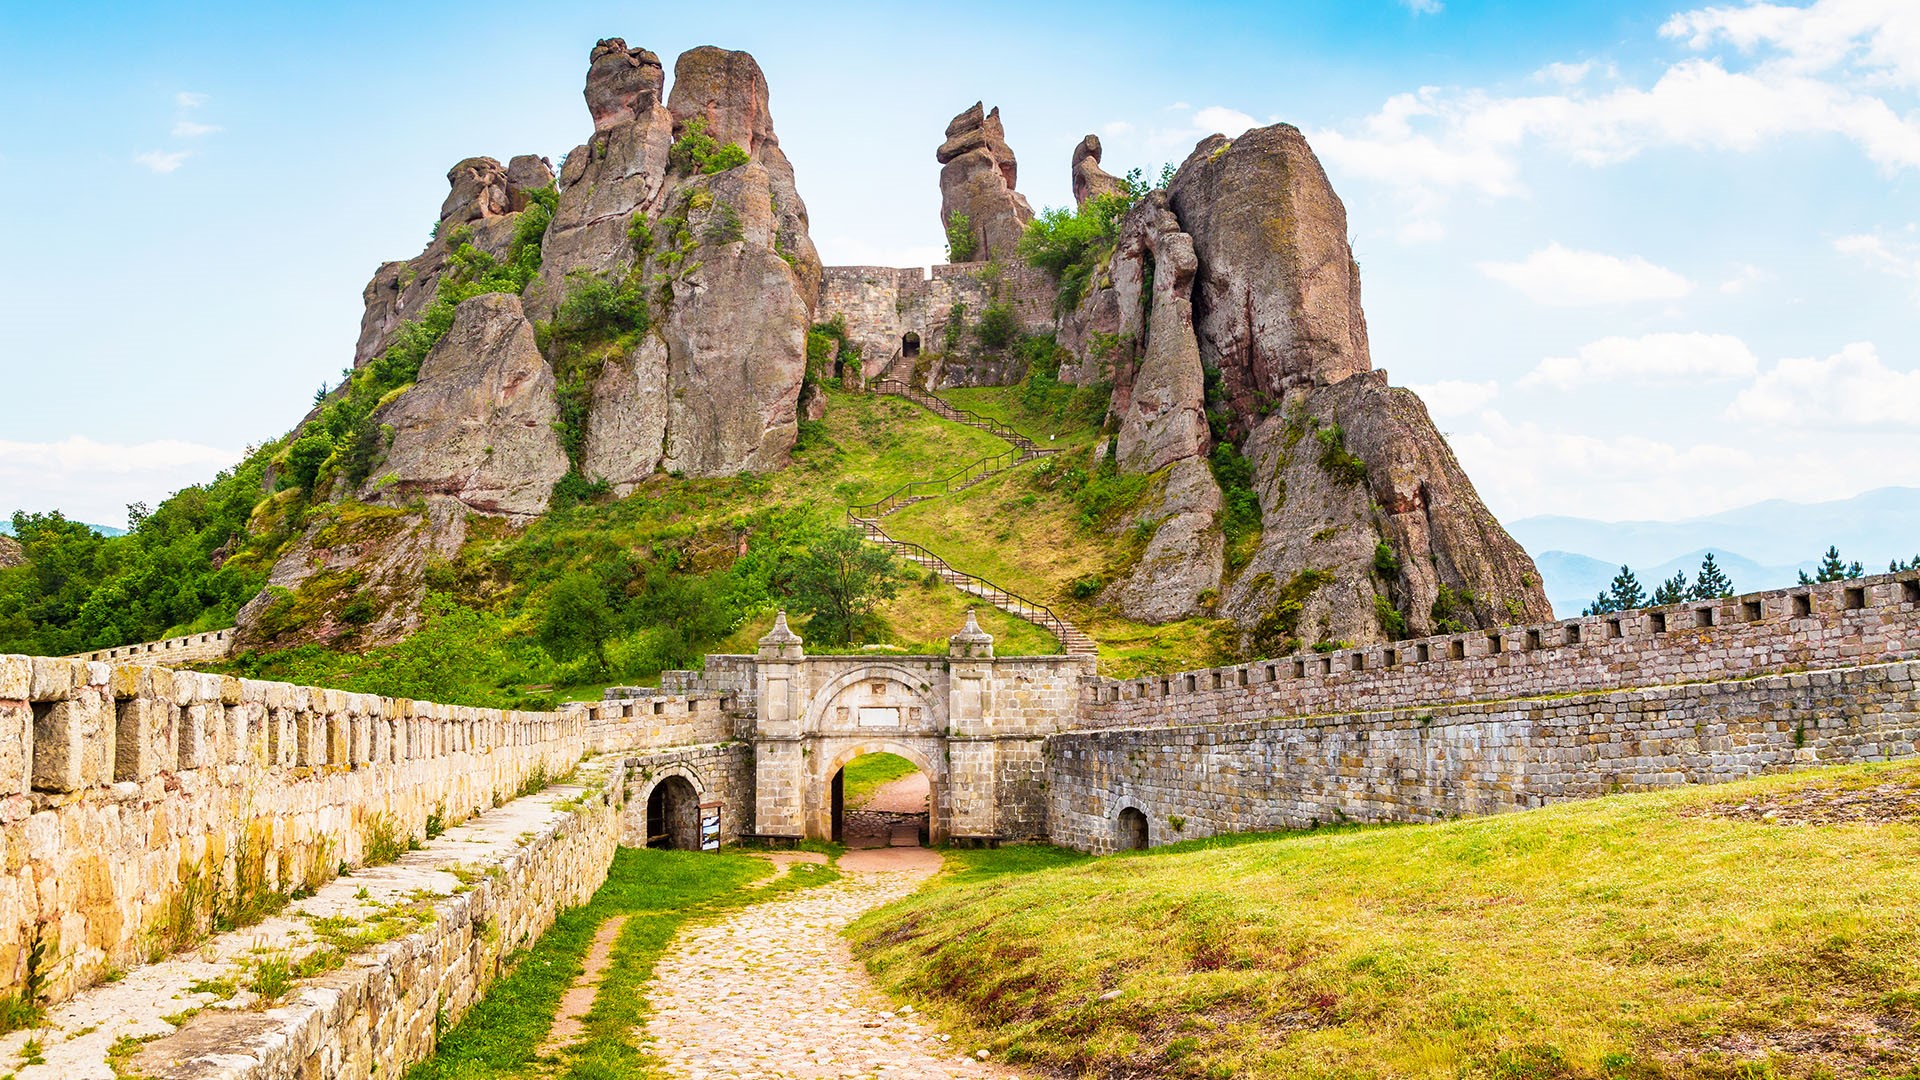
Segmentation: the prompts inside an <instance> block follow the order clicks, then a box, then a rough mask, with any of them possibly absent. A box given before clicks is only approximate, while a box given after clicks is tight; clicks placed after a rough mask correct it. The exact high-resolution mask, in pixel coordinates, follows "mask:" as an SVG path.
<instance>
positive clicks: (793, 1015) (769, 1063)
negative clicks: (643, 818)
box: [647, 848, 1018, 1080]
mask: <svg viewBox="0 0 1920 1080" xmlns="http://www.w3.org/2000/svg"><path fill="white" fill-rule="evenodd" d="M840 868H841V870H842V871H843V873H844V874H845V876H844V877H842V878H841V879H840V880H839V881H836V882H834V883H832V884H830V885H821V886H818V887H816V888H812V889H805V890H802V891H800V892H796V893H793V894H791V895H789V896H786V897H782V898H780V899H778V900H771V901H767V902H765V903H760V904H754V905H752V906H749V907H746V908H743V909H741V910H739V911H737V912H735V913H733V914H731V915H728V916H727V917H726V918H724V919H721V920H719V921H717V922H713V923H707V924H703V925H698V926H692V927H689V928H687V929H685V930H683V931H681V934H680V938H679V940H677V941H675V942H674V943H673V945H672V946H671V947H670V948H669V949H668V950H667V953H666V955H664V956H662V957H661V958H660V961H659V963H658V964H657V965H656V966H655V968H654V975H653V981H652V984H651V989H650V990H649V992H648V996H649V998H650V999H651V1000H650V1004H651V1006H652V1012H651V1015H650V1017H649V1018H648V1021H647V1036H648V1038H649V1039H650V1040H651V1041H652V1043H653V1050H654V1052H655V1053H656V1054H657V1055H659V1057H660V1059H661V1060H662V1061H664V1062H666V1063H667V1066H668V1068H669V1069H671V1070H672V1071H673V1072H674V1073H675V1074H676V1075H680V1076H685V1077H692V1078H702V1080H703V1078H709V1077H885V1078H889V1080H893V1078H922V1077H925V1078H933V1077H1013V1076H1017V1075H1018V1074H1017V1073H1015V1072H1013V1071H1012V1070H1010V1069H1006V1068H1004V1067H1001V1066H998V1065H996V1064H991V1063H988V1062H983V1061H978V1060H975V1059H973V1058H971V1057H967V1056H966V1053H967V1048H966V1047H962V1046H961V1045H960V1044H959V1043H957V1042H946V1041H942V1037H941V1036H940V1034H939V1033H938V1032H936V1031H934V1030H933V1029H932V1027H930V1026H929V1025H927V1024H924V1023H922V1022H921V1021H920V1020H919V1018H918V1017H916V1016H914V1015H912V1013H911V1012H910V1011H908V1010H906V1009H901V1010H899V1011H896V1010H895V1008H894V1006H893V1004H892V1003H891V1002H890V1001H888V1000H887V999H886V998H885V997H883V996H882V995H881V994H880V992H879V991H877V990H875V989H874V988H873V986H872V984H871V983H870V982H869V981H868V979H867V974H866V971H865V969H864V968H862V967H861V966H860V965H859V964H858V963H857V962H856V961H855V960H854V959H853V955H852V953H851V951H850V950H849V949H848V947H847V943H846V940H845V939H844V938H842V937H841V936H840V931H841V929H842V928H844V927H845V926H846V925H847V924H848V923H850V922H852V921H853V920H854V918H855V917H857V916H858V915H859V914H860V913H861V912H864V911H866V910H868V909H869V908H874V907H878V906H879V905H881V904H885V903H888V902H890V901H893V900H897V899H899V898H900V897H903V896H906V895H907V894H908V893H911V892H912V891H913V890H914V889H916V888H918V887H919V885H920V883H921V882H922V881H923V880H925V879H926V878H927V877H928V876H930V875H931V874H933V873H934V872H935V871H937V870H938V869H939V868H940V856H939V855H938V854H937V853H935V852H932V851H928V850H926V849H925V848H881V849H875V850H872V851H855V852H848V853H847V855H846V856H845V857H843V858H842V859H841V860H840Z"/></svg>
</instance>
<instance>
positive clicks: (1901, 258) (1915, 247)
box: [1833, 229, 1920, 281]
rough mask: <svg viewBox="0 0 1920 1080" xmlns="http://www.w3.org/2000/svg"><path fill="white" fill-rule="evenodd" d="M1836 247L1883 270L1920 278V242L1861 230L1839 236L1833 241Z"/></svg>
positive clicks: (1917, 279)
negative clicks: (1850, 234) (1851, 234)
mask: <svg viewBox="0 0 1920 1080" xmlns="http://www.w3.org/2000/svg"><path fill="white" fill-rule="evenodd" d="M1908 231H1909V232H1912V231H1913V230H1911V229H1909V230H1908ZM1833 249H1834V250H1835V251H1838V252H1839V253H1840V254H1842V255H1850V256H1852V257H1853V258H1855V259H1858V260H1859V261H1860V262H1862V263H1865V264H1866V265H1867V266H1870V267H1872V268H1873V269H1875V270H1878V271H1880V272H1881V273H1883V274H1891V275H1893V276H1894V277H1897V278H1905V279H1906V280H1908V281H1920V243H1915V242H1913V241H1910V240H1903V239H1893V240H1889V239H1887V238H1886V237H1884V236H1876V235H1868V234H1861V235H1857V236H1842V237H1840V238H1838V239H1836V240H1835V241H1834V242H1833Z"/></svg>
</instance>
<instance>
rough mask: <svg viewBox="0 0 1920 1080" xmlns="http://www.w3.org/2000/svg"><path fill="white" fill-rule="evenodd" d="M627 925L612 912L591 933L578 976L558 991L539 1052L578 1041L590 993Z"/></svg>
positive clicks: (590, 1003)
mask: <svg viewBox="0 0 1920 1080" xmlns="http://www.w3.org/2000/svg"><path fill="white" fill-rule="evenodd" d="M626 925H627V917H626V916H625V915H615V916H614V917H613V918H611V919H608V920H607V921H606V922H604V923H601V924H600V929H599V930H598V931H596V932H595V933H594V935H593V944H591V945H589V946H587V955H586V958H585V960H584V961H582V963H581V971H580V974H579V976H578V977H577V978H575V979H574V980H573V984H572V985H571V986H568V987H567V992H566V993H564V994H562V995H560V1008H559V1010H558V1011H556V1012H555V1013H554V1014H553V1029H552V1030H551V1031H549V1032H547V1041H546V1043H545V1044H544V1045H542V1046H541V1047H540V1053H541V1055H542V1056H545V1055H548V1054H552V1053H554V1052H556V1051H558V1050H559V1049H560V1048H561V1047H563V1046H567V1045H569V1044H571V1043H573V1042H575V1041H577V1040H578V1039H579V1038H580V1036H581V1034H583V1033H584V1032H585V1031H586V1030H587V1028H586V1025H585V1024H584V1023H582V1021H583V1020H584V1019H585V1017H586V1015H587V1012H588V1011H589V1010H591V1009H592V1008H593V996H594V994H596V993H598V992H599V990H600V980H601V979H603V978H605V977H606V974H607V967H608V965H609V964H611V963H612V962H613V943H614V942H615V941H617V940H619V938H620V930H621V928H623V927H625V926H626Z"/></svg>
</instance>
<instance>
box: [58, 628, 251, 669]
mask: <svg viewBox="0 0 1920 1080" xmlns="http://www.w3.org/2000/svg"><path fill="white" fill-rule="evenodd" d="M232 651H233V627H231V626H229V627H227V628H226V629H225V630H207V631H204V632H202V633H198V634H185V635H182V636H180V637H172V638H166V639H164V640H162V641H143V642H141V643H140V644H138V645H120V646H117V647H115V648H111V649H95V650H94V651H92V652H87V653H75V654H74V655H73V656H71V657H69V658H68V659H72V660H99V661H104V662H106V663H121V664H193V663H202V662H204V661H207V660H219V659H222V658H223V657H225V656H226V655H227V654H228V653H229V652H232Z"/></svg>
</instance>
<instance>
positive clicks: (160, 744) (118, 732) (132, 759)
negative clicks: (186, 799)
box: [113, 697, 178, 782]
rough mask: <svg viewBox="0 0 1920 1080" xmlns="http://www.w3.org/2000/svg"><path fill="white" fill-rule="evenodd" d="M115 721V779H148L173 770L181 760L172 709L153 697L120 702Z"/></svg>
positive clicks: (133, 698) (136, 780)
mask: <svg viewBox="0 0 1920 1080" xmlns="http://www.w3.org/2000/svg"><path fill="white" fill-rule="evenodd" d="M116 712H117V714H118V715H117V717H116V720H115V723H114V735H113V739H114V767H113V779H114V780H115V781H124V780H132V781H135V782H138V781H142V780H147V779H149V778H151V777H152V776H154V775H155V774H156V773H159V772H161V771H163V770H166V769H170V768H172V767H173V766H174V763H175V762H176V761H177V760H178V751H177V750H176V749H175V743H174V733H173V712H174V710H173V708H172V706H170V705H169V704H167V703H166V702H164V701H159V700H156V699H154V698H152V697H132V698H128V699H126V700H125V701H122V702H119V704H118V708H117V710H116Z"/></svg>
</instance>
